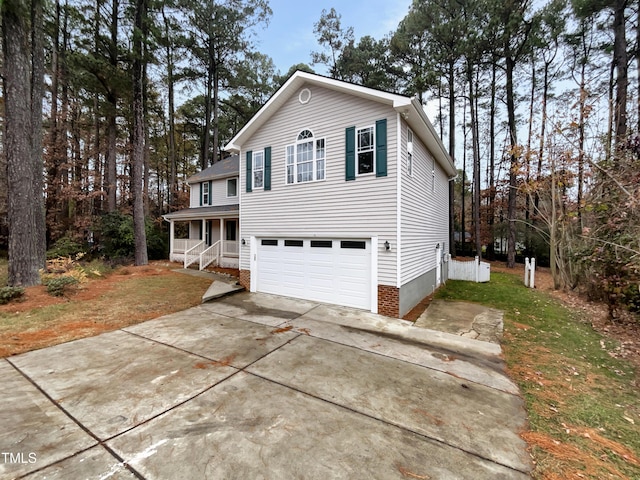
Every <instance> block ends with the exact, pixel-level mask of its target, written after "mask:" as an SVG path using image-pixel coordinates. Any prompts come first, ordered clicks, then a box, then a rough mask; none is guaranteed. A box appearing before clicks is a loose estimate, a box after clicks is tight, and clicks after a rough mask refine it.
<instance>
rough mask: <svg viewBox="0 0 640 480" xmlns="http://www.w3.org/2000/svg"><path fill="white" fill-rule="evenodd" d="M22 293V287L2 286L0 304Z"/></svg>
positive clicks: (20, 295) (18, 296)
mask: <svg viewBox="0 0 640 480" xmlns="http://www.w3.org/2000/svg"><path fill="white" fill-rule="evenodd" d="M22 295H24V288H22V287H2V288H0V305H5V304H7V303H9V302H10V301H11V300H14V299H16V298H20V297H22Z"/></svg>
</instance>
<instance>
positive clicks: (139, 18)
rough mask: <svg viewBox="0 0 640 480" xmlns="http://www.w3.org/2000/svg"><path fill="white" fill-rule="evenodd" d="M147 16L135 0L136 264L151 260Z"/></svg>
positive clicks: (144, 1)
mask: <svg viewBox="0 0 640 480" xmlns="http://www.w3.org/2000/svg"><path fill="white" fill-rule="evenodd" d="M146 17H147V0H136V10H135V27H134V33H133V52H132V54H133V72H132V75H133V149H132V150H133V151H132V155H133V158H132V162H131V163H132V165H131V170H132V172H131V173H132V175H131V178H132V184H133V185H132V192H131V194H132V196H133V235H134V244H135V247H134V248H135V264H136V265H146V264H147V263H149V260H148V256H147V236H146V232H145V225H144V196H143V191H142V188H143V185H142V184H143V178H142V170H143V165H144V140H145V121H144V53H143V47H142V41H143V33H142V32H143V31H144V24H145V23H146Z"/></svg>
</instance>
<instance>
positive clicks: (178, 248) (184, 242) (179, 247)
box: [171, 238, 202, 253]
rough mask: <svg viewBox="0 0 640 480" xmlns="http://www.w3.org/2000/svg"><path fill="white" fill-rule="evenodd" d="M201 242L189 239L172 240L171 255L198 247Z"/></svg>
mask: <svg viewBox="0 0 640 480" xmlns="http://www.w3.org/2000/svg"><path fill="white" fill-rule="evenodd" d="M201 241H202V240H191V239H190V238H174V239H173V252H171V253H184V252H186V251H187V250H189V249H190V248H193V247H195V246H196V245H198V244H199V243H200V242H201Z"/></svg>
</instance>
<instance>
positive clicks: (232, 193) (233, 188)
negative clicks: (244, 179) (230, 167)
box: [227, 178, 238, 197]
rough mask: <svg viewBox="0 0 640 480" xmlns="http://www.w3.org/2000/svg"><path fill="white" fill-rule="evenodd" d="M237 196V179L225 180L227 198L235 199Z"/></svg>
mask: <svg viewBox="0 0 640 480" xmlns="http://www.w3.org/2000/svg"><path fill="white" fill-rule="evenodd" d="M237 196H238V179H237V178H228V179H227V197H237Z"/></svg>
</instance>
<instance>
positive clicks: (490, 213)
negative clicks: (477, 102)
mask: <svg viewBox="0 0 640 480" xmlns="http://www.w3.org/2000/svg"><path fill="white" fill-rule="evenodd" d="M489 117H490V118H489V208H488V209H487V217H488V218H487V224H488V228H489V242H488V244H487V258H488V259H489V260H493V259H494V258H495V234H494V231H493V228H494V223H495V205H496V185H495V167H496V165H495V163H496V141H495V135H496V60H495V59H494V61H493V62H492V64H491V101H490V107H489Z"/></svg>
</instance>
